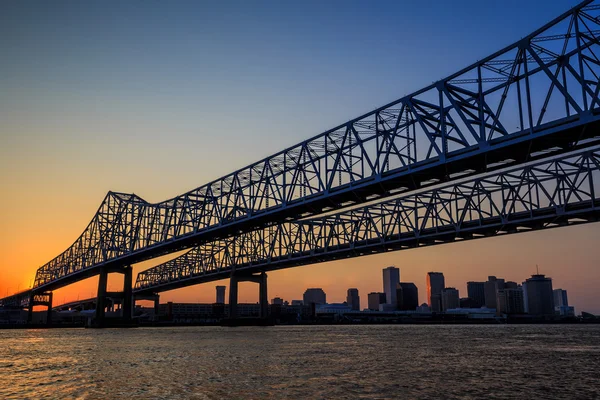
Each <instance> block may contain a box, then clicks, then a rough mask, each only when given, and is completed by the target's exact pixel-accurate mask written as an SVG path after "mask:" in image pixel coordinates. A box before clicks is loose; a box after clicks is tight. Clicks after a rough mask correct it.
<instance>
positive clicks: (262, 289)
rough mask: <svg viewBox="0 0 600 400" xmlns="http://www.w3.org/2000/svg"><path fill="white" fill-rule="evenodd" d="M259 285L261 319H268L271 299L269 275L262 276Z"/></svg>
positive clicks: (263, 274) (262, 274)
mask: <svg viewBox="0 0 600 400" xmlns="http://www.w3.org/2000/svg"><path fill="white" fill-rule="evenodd" d="M258 284H259V289H258V290H259V296H258V298H259V302H260V317H261V318H267V317H268V316H269V297H268V295H267V274H266V273H264V272H262V273H261V274H260V282H259V283H258Z"/></svg>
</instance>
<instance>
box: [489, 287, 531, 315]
mask: <svg viewBox="0 0 600 400" xmlns="http://www.w3.org/2000/svg"><path fill="white" fill-rule="evenodd" d="M496 306H497V307H496V310H497V312H498V314H523V313H524V312H525V305H524V301H523V290H522V289H521V288H511V289H509V288H504V289H500V290H498V293H497V296H496Z"/></svg>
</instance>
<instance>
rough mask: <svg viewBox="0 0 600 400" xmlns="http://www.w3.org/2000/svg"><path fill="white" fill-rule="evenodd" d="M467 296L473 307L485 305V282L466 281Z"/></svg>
mask: <svg viewBox="0 0 600 400" xmlns="http://www.w3.org/2000/svg"><path fill="white" fill-rule="evenodd" d="M467 296H469V298H470V299H471V303H472V304H473V306H474V308H479V307H483V306H485V282H467Z"/></svg>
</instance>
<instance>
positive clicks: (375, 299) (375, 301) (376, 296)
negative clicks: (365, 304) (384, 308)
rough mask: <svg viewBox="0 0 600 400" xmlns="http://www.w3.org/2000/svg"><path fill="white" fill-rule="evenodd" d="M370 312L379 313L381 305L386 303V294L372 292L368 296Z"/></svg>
mask: <svg viewBox="0 0 600 400" xmlns="http://www.w3.org/2000/svg"><path fill="white" fill-rule="evenodd" d="M367 299H368V301H369V310H372V311H379V305H380V304H384V303H385V293H379V292H371V293H369V294H368V295H367Z"/></svg>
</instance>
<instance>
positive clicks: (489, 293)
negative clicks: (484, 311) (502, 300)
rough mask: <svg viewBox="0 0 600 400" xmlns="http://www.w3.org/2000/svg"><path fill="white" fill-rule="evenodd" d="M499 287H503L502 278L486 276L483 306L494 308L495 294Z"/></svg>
mask: <svg viewBox="0 0 600 400" xmlns="http://www.w3.org/2000/svg"><path fill="white" fill-rule="evenodd" d="M500 289H504V279H499V278H496V277H495V276H488V280H487V282H486V283H485V306H486V307H487V308H496V294H497V292H498V290H500Z"/></svg>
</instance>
